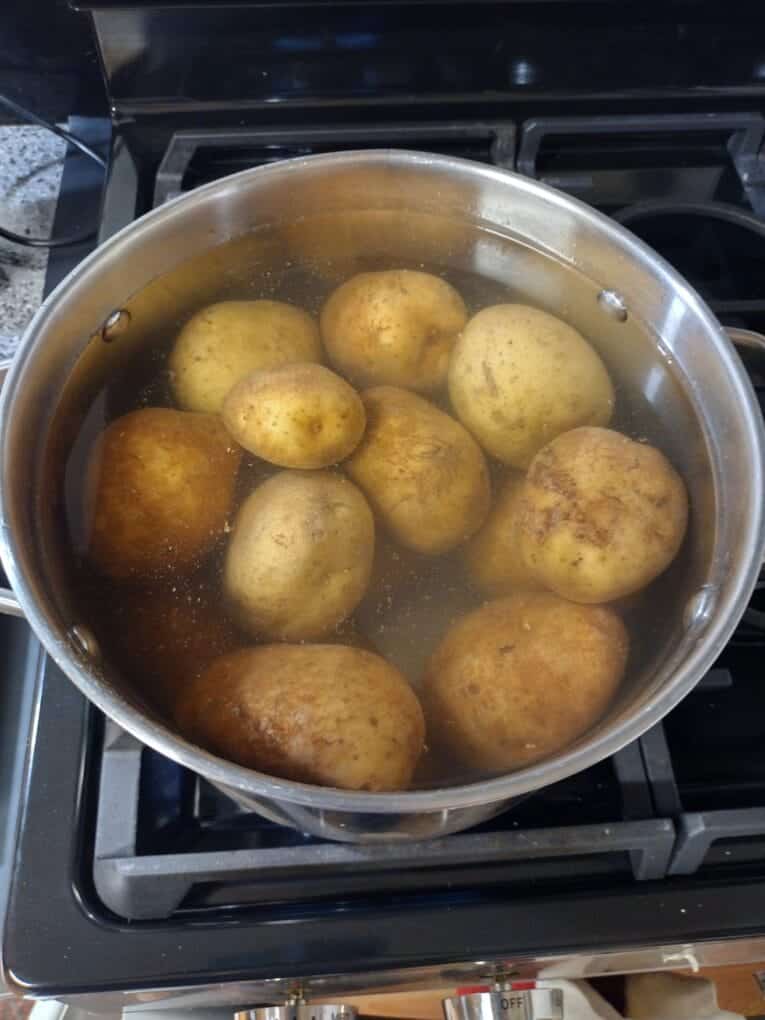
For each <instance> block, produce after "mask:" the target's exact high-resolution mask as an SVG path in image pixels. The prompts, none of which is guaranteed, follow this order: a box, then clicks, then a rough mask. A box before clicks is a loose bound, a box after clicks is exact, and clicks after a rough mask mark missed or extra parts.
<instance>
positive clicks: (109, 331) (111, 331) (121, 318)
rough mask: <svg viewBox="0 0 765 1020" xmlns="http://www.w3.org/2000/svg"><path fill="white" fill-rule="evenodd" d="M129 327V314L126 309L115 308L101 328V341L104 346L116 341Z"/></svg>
mask: <svg viewBox="0 0 765 1020" xmlns="http://www.w3.org/2000/svg"><path fill="white" fill-rule="evenodd" d="M129 325H130V312H129V311H128V310H127V308H117V309H116V310H115V311H113V312H112V314H111V315H110V316H109V317H108V319H107V320H106V321H105V322H104V324H103V326H102V327H101V339H102V340H103V341H104V343H106V344H110V343H112V341H113V340H117V339H118V338H119V337H121V336H122V335H123V333H125V332H126V331H127V328H128V326H129Z"/></svg>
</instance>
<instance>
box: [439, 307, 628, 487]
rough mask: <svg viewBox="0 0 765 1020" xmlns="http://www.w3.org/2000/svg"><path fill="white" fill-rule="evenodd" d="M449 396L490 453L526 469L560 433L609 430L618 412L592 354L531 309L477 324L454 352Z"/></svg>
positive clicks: (487, 311) (478, 319) (500, 311)
mask: <svg viewBox="0 0 765 1020" xmlns="http://www.w3.org/2000/svg"><path fill="white" fill-rule="evenodd" d="M449 395H450V398H451V402H452V406H453V407H454V410H455V411H456V412H457V416H458V417H459V419H460V421H461V422H462V423H463V425H465V426H466V427H467V428H468V429H469V430H470V431H471V432H472V433H473V435H474V436H475V437H476V439H477V440H478V441H479V443H480V444H481V446H483V448H484V449H485V450H486V451H487V453H490V454H491V455H492V456H493V457H496V458H497V459H498V460H500V461H502V463H504V464H509V465H510V466H511V467H516V468H523V469H525V468H527V467H528V466H529V464H530V463H531V460H532V458H533V457H534V454H535V453H536V452H537V451H538V450H541V448H542V447H543V446H544V445H545V443H547V442H549V441H550V440H551V439H553V438H554V437H555V436H557V435H558V434H559V433H561V432H565V431H566V430H568V429H572V428H576V426H578V425H607V424H608V422H609V421H610V419H611V413H612V411H613V406H614V390H613V386H612V385H611V380H610V378H609V376H608V372H607V371H606V369H605V366H604V365H603V362H602V361H601V360H600V357H599V356H598V354H597V353H596V351H595V350H594V348H593V347H591V346H590V344H588V343H587V341H586V340H585V339H584V337H583V336H581V334H580V333H577V331H576V330H575V329H573V328H572V327H571V326H569V325H567V324H566V323H565V322H563V321H562V320H561V319H558V318H556V317H555V316H554V315H549V314H548V313H547V312H543V311H541V309H539V308H531V307H529V306H527V305H493V306H492V307H490V308H484V309H483V310H482V311H480V312H478V313H477V314H476V315H474V316H473V318H472V319H471V320H470V322H468V324H467V326H466V327H465V329H464V330H463V332H462V334H461V336H460V338H459V340H458V342H457V345H456V346H455V348H454V353H453V355H452V359H451V364H450V367H449Z"/></svg>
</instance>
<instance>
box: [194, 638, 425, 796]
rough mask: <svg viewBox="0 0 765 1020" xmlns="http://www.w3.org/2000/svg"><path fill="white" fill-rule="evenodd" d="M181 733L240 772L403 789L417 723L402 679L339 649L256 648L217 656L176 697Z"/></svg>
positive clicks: (415, 754) (362, 655)
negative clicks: (248, 770) (242, 769)
mask: <svg viewBox="0 0 765 1020" xmlns="http://www.w3.org/2000/svg"><path fill="white" fill-rule="evenodd" d="M176 718H177V721H178V724H179V726H180V728H181V729H182V731H183V732H184V733H186V734H187V735H188V736H189V738H190V739H192V740H194V741H197V742H198V743H200V744H202V745H204V746H206V747H209V748H210V749H212V750H214V751H216V752H217V753H219V754H221V755H223V756H224V757H227V758H230V759H231V760H232V761H235V762H237V763H238V764H240V765H244V766H246V767H247V768H253V769H257V770H258V771H261V772H266V773H268V774H270V775H275V776H281V777H283V778H285V779H292V780H297V781H298V782H304V783H316V784H318V785H321V786H334V787H339V788H341V789H345V790H373V791H380V790H404V789H406V787H407V786H408V785H409V783H410V782H411V778H412V775H413V773H414V769H415V766H416V764H417V759H418V758H419V756H420V753H421V751H422V749H423V744H424V739H425V723H424V720H423V715H422V709H421V707H420V704H419V701H418V700H417V697H416V695H415V694H414V692H413V691H412V689H411V688H410V686H409V684H408V683H407V682H406V680H405V679H404V677H403V676H402V675H401V674H400V673H399V672H398V670H397V669H395V668H394V667H393V666H391V665H389V663H387V662H386V661H385V660H384V659H382V658H381V657H380V656H379V655H375V654H374V653H373V652H367V651H364V650H363V649H361V648H349V647H347V646H345V645H261V646H260V647H257V648H246V649H243V650H241V651H238V652H233V653H231V654H229V655H225V656H223V657H222V658H220V659H218V660H217V661H216V662H214V663H213V664H212V666H210V668H209V669H208V670H207V671H206V672H205V673H204V674H203V675H202V676H201V677H199V678H198V679H197V680H196V681H194V682H193V683H192V685H191V686H190V687H189V688H187V689H186V690H185V691H184V693H183V696H182V697H181V698H180V699H179V700H178V703H177V708H176Z"/></svg>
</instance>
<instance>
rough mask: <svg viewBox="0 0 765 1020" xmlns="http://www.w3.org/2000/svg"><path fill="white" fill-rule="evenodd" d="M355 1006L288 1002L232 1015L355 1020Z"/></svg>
mask: <svg viewBox="0 0 765 1020" xmlns="http://www.w3.org/2000/svg"><path fill="white" fill-rule="evenodd" d="M357 1016H358V1010H357V1009H356V1007H355V1006H346V1005H343V1004H332V1005H327V1006H325V1005H316V1006H312V1005H311V1004H310V1003H306V1002H294V1003H291V1002H288V1003H286V1004H285V1005H284V1006H261V1007H259V1008H258V1009H242V1010H239V1012H237V1013H235V1014H234V1020H356V1017H357Z"/></svg>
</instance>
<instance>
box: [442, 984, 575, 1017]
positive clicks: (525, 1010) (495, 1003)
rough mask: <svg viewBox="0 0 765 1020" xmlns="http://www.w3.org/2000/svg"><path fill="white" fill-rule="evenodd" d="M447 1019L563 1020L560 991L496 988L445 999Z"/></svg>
mask: <svg viewBox="0 0 765 1020" xmlns="http://www.w3.org/2000/svg"><path fill="white" fill-rule="evenodd" d="M443 1007H444V1018H445V1020H563V992H562V991H561V989H560V988H533V987H531V988H517V987H516V988H514V987H512V986H509V987H507V988H495V989H494V990H491V991H489V990H486V991H476V992H468V993H466V994H463V995H455V996H454V997H453V998H449V999H444V1002H443Z"/></svg>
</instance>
